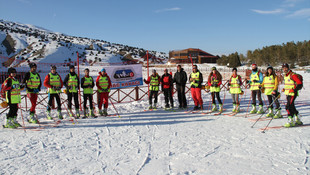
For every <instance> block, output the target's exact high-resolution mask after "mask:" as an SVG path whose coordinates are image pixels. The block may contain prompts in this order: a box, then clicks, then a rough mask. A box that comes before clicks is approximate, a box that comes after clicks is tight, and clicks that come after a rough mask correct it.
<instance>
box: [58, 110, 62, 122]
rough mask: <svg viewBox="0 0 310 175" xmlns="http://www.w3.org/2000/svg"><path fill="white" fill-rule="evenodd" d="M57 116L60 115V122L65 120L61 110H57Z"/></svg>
mask: <svg viewBox="0 0 310 175" xmlns="http://www.w3.org/2000/svg"><path fill="white" fill-rule="evenodd" d="M57 115H58V118H59V119H60V120H62V119H64V118H63V116H62V114H61V110H57Z"/></svg>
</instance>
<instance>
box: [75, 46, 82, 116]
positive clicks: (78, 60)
mask: <svg viewBox="0 0 310 175" xmlns="http://www.w3.org/2000/svg"><path fill="white" fill-rule="evenodd" d="M76 55H77V66H78V77H79V79H80V58H79V52H78V51H76ZM78 86H79V85H78ZM79 101H80V102H79V104H80V111H82V104H81V102H82V101H81V89H80V86H79Z"/></svg>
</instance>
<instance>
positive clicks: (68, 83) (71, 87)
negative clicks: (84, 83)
mask: <svg viewBox="0 0 310 175" xmlns="http://www.w3.org/2000/svg"><path fill="white" fill-rule="evenodd" d="M69 69H70V72H69V74H68V75H67V76H66V77H65V79H64V86H65V87H66V93H67V96H68V110H69V115H70V117H73V114H72V97H73V99H74V105H75V117H76V118H80V112H79V109H80V104H79V94H78V90H79V87H80V78H79V76H78V75H77V74H76V73H75V71H74V66H73V65H70V66H69Z"/></svg>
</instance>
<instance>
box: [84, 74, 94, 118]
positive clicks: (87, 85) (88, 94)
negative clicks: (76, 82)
mask: <svg viewBox="0 0 310 175" xmlns="http://www.w3.org/2000/svg"><path fill="white" fill-rule="evenodd" d="M84 74H85V76H84V77H83V78H82V79H81V87H82V88H83V99H84V117H83V118H86V117H88V116H91V117H95V114H94V107H93V88H94V86H95V83H94V80H93V77H91V76H89V69H88V68H86V69H85V70H84ZM87 99H88V100H89V108H90V110H89V111H88V108H87Z"/></svg>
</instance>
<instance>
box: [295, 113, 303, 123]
mask: <svg viewBox="0 0 310 175" xmlns="http://www.w3.org/2000/svg"><path fill="white" fill-rule="evenodd" d="M294 120H295V125H303V123H302V121H300V117H299V116H298V114H295V115H294Z"/></svg>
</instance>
